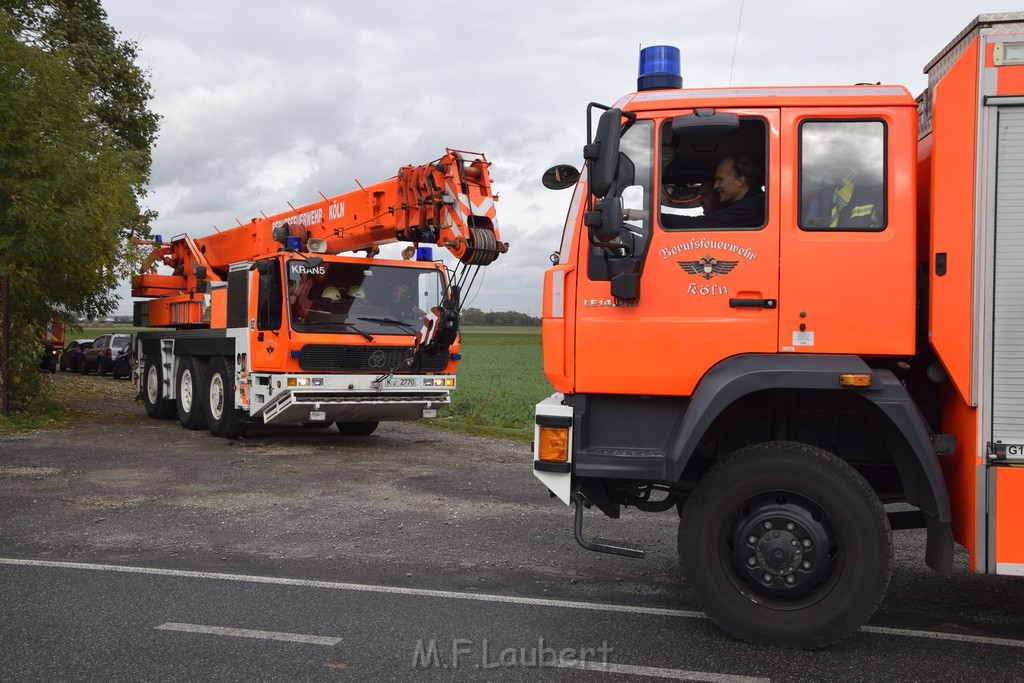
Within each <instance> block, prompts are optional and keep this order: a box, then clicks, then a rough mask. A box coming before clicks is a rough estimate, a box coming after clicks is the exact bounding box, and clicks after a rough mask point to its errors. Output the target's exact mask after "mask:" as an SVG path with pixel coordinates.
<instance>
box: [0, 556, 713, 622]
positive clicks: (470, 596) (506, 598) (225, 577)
mask: <svg viewBox="0 0 1024 683" xmlns="http://www.w3.org/2000/svg"><path fill="white" fill-rule="evenodd" d="M4 564H8V565H23V566H28V567H52V568H56V569H87V570H91V571H106V572H119V573H124V574H151V575H154V576H177V577H182V578H189V579H215V580H218V581H241V582H245V583H268V584H272V585H275V586H303V587H306V588H328V589H332V590H344V591H359V592H363V593H388V594H391V595H416V596H420V597H427V598H451V599H456V600H477V601H480V602H501V603H508V604H512V605H537V606H540V607H562V608H567V609H587V610H596V611H599V612H626V613H629V614H648V615H654V616H665V617H684V618H689V619H706V618H707V617H705V616H704V613H703V612H690V611H687V610H678V609H664V608H660V607H636V606H633V605H615V604H611V603H599V602H577V601H575V600H550V599H547V598H524V597H519V596H515V595H492V594H487V593H460V592H458V591H441V590H430V589H427V588H404V587H401V586H375V585H373V584H366V583H342V582H338V581H311V580H308V579H285V578H280V577H276V576H252V575H248V574H221V573H219V572H196V571H187V570H183V569H156V568H153V567H124V566H118V565H110V564H91V563H87V562H53V561H50V560H20V559H13V558H0V565H4Z"/></svg>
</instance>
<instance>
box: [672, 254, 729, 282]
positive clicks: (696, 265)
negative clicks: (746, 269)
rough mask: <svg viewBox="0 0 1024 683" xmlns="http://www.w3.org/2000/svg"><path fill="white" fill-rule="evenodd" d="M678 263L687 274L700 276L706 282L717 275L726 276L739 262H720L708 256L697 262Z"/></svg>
mask: <svg viewBox="0 0 1024 683" xmlns="http://www.w3.org/2000/svg"><path fill="white" fill-rule="evenodd" d="M677 263H678V264H679V267H680V268H682V269H683V270H685V271H686V272H687V273H692V274H694V275H700V276H701V277H702V278H704V279H705V280H710V279H711V278H713V277H714V276H716V275H725V274H726V273H728V272H731V271H732V269H733V268H735V267H736V264H737V263H739V261H719V260H718V259H716V258H715V257H714V256H712V255H710V254H708V255H707V256H705V257H704V258H700V259H697V260H696V261H677Z"/></svg>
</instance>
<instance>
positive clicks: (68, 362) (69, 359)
mask: <svg viewBox="0 0 1024 683" xmlns="http://www.w3.org/2000/svg"><path fill="white" fill-rule="evenodd" d="M92 342H93V340H92V339H75V340H74V341H72V342H71V343H70V344H68V345H67V346H66V347H64V353H62V354H60V369H61V370H70V371H71V372H79V371H81V369H82V358H83V356H84V355H85V350H86V349H88V348H89V347H91V346H92Z"/></svg>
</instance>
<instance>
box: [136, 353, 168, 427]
mask: <svg viewBox="0 0 1024 683" xmlns="http://www.w3.org/2000/svg"><path fill="white" fill-rule="evenodd" d="M163 385H164V371H163V367H162V366H161V364H160V359H159V357H157V356H153V355H150V356H146V362H145V363H144V364H143V367H142V382H141V388H142V403H143V405H145V406H146V414H147V415H149V416H150V417H151V418H153V419H155V420H169V419H171V418H172V417H174V401H171V400H169V399H166V398H162V396H163V390H162V389H163Z"/></svg>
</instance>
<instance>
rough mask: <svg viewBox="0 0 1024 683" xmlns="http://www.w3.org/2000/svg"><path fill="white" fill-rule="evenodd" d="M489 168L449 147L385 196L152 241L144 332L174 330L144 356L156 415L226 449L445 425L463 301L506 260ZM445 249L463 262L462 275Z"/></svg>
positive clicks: (142, 390) (144, 387)
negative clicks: (260, 433) (250, 436)
mask: <svg viewBox="0 0 1024 683" xmlns="http://www.w3.org/2000/svg"><path fill="white" fill-rule="evenodd" d="M489 167H490V162H488V161H487V159H486V158H485V157H484V155H482V154H477V153H472V152H462V151H457V150H453V149H448V150H446V153H445V155H444V156H443V157H441V158H440V159H439V160H437V161H434V162H431V163H428V164H425V165H422V166H405V167H402V168H401V169H400V170H399V171H398V174H397V175H396V176H395V177H394V178H391V179H390V180H386V181H384V182H381V183H378V184H376V185H371V186H368V187H362V186H360V187H359V189H357V190H354V191H352V192H348V193H345V194H341V195H337V196H334V197H326V196H324V195H322V194H321V197H322V201H319V202H316V203H313V204H310V205H308V206H302V207H299V208H294V207H291V210H290V211H287V212H284V213H281V214H277V215H274V216H263V217H260V218H254V219H252V221H251V222H249V223H248V224H241V223H240V224H239V225H238V226H237V227H234V228H231V229H228V230H224V231H218V232H216V233H214V234H211V235H208V236H206V237H197V238H192V237H189V236H187V235H180V236H178V237H175V238H173V239H171V240H170V241H166V242H165V241H163V240H162V239H161V238H160V237H159V236H158V237H157V238H156V240H154V241H152V242H148V243H147V244H146V246H149V247H151V248H152V256H151V258H150V259H149V262H148V264H147V266H146V267H145V268H144V269H143V272H142V273H140V274H139V275H138V276H136V278H135V280H134V282H133V287H132V295H133V296H136V297H148V298H149V300H146V301H139V302H136V305H135V325H136V326H139V327H158V328H164V329H159V330H155V331H148V332H142V333H139V334H138V335H136V339H135V342H134V347H133V351H134V358H133V371H132V376H133V381H134V382H135V387H136V389H137V390H138V391H139V394H140V397H141V399H142V401H143V403H144V404H145V407H146V411H147V413H148V414H149V415H150V416H151V417H153V418H173V417H177V418H178V420H179V421H180V422H181V424H182V425H183V426H184V427H186V428H189V429H204V428H209V430H210V432H211V433H212V434H214V435H215V436H222V437H228V438H234V437H237V436H239V435H240V434H241V433H242V431H243V429H244V425H245V424H246V423H247V422H257V423H263V424H306V425H319V426H325V425H330V424H331V423H334V424H335V425H336V426H337V428H338V430H339V431H340V432H341V433H342V434H347V435H368V434H371V433H372V432H373V431H374V430H375V429H376V428H377V426H378V424H379V422H380V421H381V420H416V419H420V418H424V417H435V416H436V415H437V410H438V408H441V407H443V406H445V405H447V404H449V403H450V400H451V398H450V394H451V392H452V391H453V389H454V388H455V384H456V378H455V370H456V366H457V363H458V360H459V358H460V354H459V350H460V340H459V335H458V322H459V309H460V306H461V298H460V297H461V295H465V294H466V293H467V292H466V291H464V290H465V289H467V288H468V287H470V286H472V284H473V281H474V277H475V275H476V273H477V270H478V269H479V267H480V266H486V265H488V264H490V263H492V262H493V261H494V260H495V259H496V258H497V257H498V256H499V255H500V254H502V253H504V252H505V251H506V250H507V249H508V244H507V243H504V242H502V241H501V237H500V233H499V231H498V223H497V219H496V216H495V201H496V200H497V196H496V195H494V194H492V191H491V180H490V170H489ZM289 206H290V205H289ZM394 242H408V243H410V246H409V247H407V248H406V249H405V250H404V251H403V252H402V258H401V259H384V258H379V257H378V255H379V251H380V250H379V247H380V246H381V245H384V244H389V243H394ZM435 244H436V245H438V246H440V247H443V248H446V249H448V250H449V251H450V252H451V253H452V254H453V255H454V256H455V257H457V259H458V263H457V265H456V266H455V267H454V269H453V270H452V272H451V273H449V272H448V269H447V268H446V267H445V265H444V264H443V262H441V261H439V260H438V261H436V260H434V258H433V251H432V247H431V246H429V245H435ZM423 245H427V246H423ZM353 252H364V253H363V254H356V253H353ZM414 257H415V258H414ZM157 266H161V267H160V268H158V267H157ZM160 271H163V272H160ZM168 271H170V272H168Z"/></svg>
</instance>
